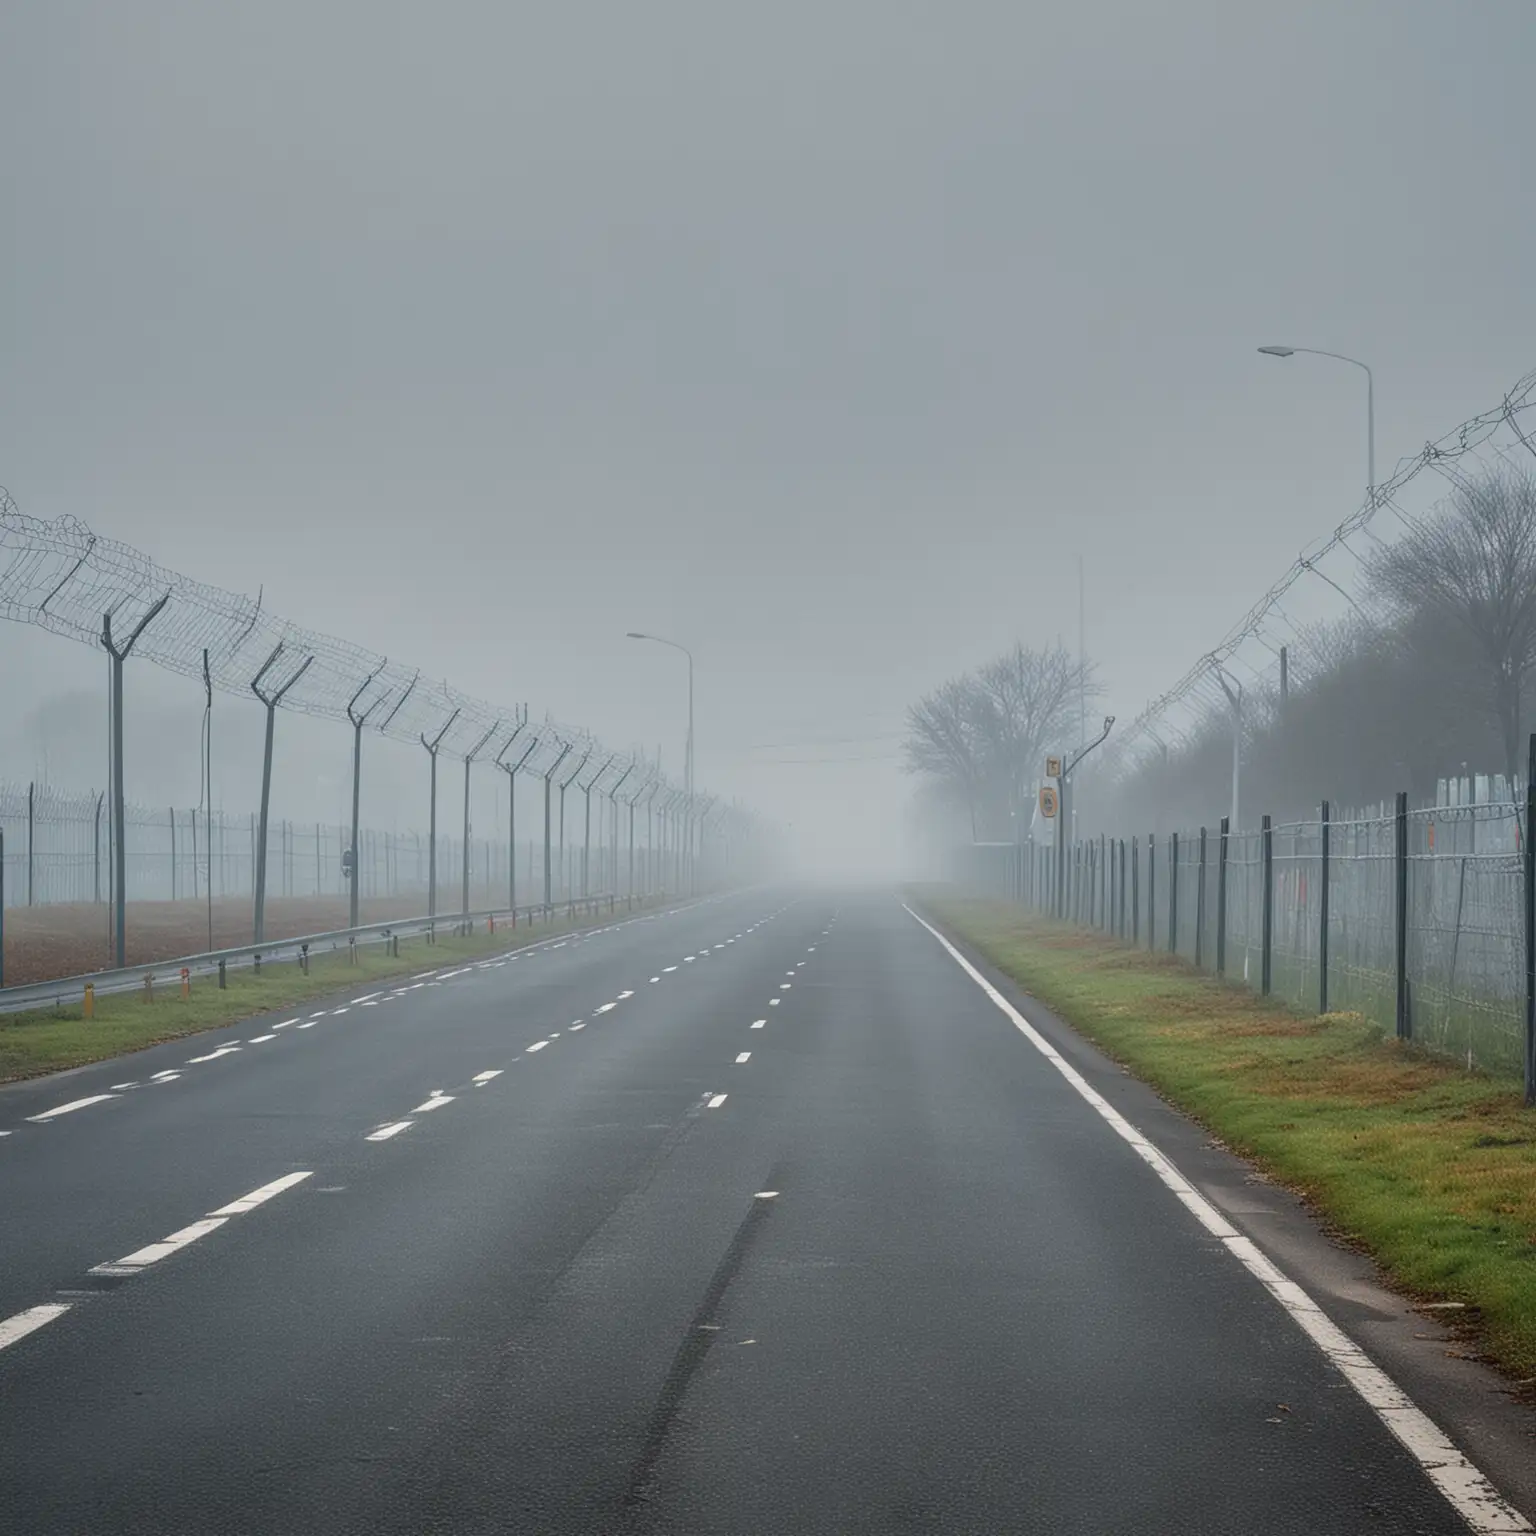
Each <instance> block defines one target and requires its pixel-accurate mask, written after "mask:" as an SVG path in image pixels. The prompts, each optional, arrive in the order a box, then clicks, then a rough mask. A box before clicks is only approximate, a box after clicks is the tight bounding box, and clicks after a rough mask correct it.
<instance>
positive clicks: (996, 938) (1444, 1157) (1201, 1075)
mask: <svg viewBox="0 0 1536 1536" xmlns="http://www.w3.org/2000/svg"><path fill="white" fill-rule="evenodd" d="M920 894H921V899H922V903H923V906H924V907H925V908H926V909H927V910H928V911H929V912H930V913H931V914H933V916H934V917H936V918H937V919H938V920H939V921H940V922H942V923H943V924H944V926H945V927H947V928H948V929H950V931H951V932H953V933H955V934H957V935H959V936H961V937H963V938H964V939H965V940H966V941H967V942H968V943H969V944H971V945H972V946H973V947H974V948H975V949H976V950H977V951H978V952H979V953H981V954H982V955H985V956H986V958H987V959H988V960H989V961H990V962H991V963H992V964H993V965H995V966H996V967H997V968H998V969H999V970H1000V971H1002V972H1004V973H1005V974H1006V975H1008V976H1010V977H1012V978H1013V979H1014V980H1015V981H1017V982H1018V983H1020V985H1022V986H1023V987H1024V988H1026V989H1027V990H1028V991H1029V992H1030V993H1031V994H1032V995H1034V996H1035V997H1038V998H1039V999H1040V1001H1041V1002H1043V1003H1044V1004H1045V1005H1046V1006H1047V1007H1048V1008H1050V1009H1051V1011H1052V1012H1053V1013H1056V1014H1058V1015H1059V1016H1060V1017H1061V1018H1062V1019H1064V1020H1065V1021H1066V1022H1067V1023H1069V1024H1070V1025H1072V1027H1073V1028H1074V1029H1076V1030H1077V1031H1078V1032H1079V1033H1080V1034H1082V1035H1084V1036H1085V1037H1087V1038H1088V1039H1090V1040H1092V1041H1093V1042H1094V1043H1095V1044H1096V1045H1098V1046H1099V1047H1101V1048H1102V1049H1103V1050H1104V1051H1105V1052H1107V1053H1108V1054H1109V1055H1110V1056H1113V1057H1114V1058H1115V1059H1116V1060H1117V1061H1119V1062H1120V1063H1121V1064H1122V1065H1124V1066H1126V1067H1129V1068H1130V1069H1131V1071H1133V1072H1134V1073H1136V1075H1137V1076H1139V1077H1141V1078H1142V1079H1144V1080H1145V1081H1146V1082H1148V1083H1150V1084H1151V1085H1152V1086H1153V1087H1154V1088H1156V1089H1157V1090H1158V1091H1159V1092H1160V1093H1161V1094H1162V1095H1163V1096H1164V1097H1165V1098H1167V1099H1168V1100H1169V1101H1170V1102H1171V1103H1173V1104H1174V1105H1175V1106H1177V1107H1178V1108H1179V1109H1181V1110H1183V1111H1184V1112H1185V1113H1187V1114H1189V1115H1191V1116H1192V1117H1193V1118H1195V1119H1196V1120H1198V1121H1199V1122H1200V1123H1201V1124H1202V1125H1204V1126H1206V1127H1207V1128H1208V1129H1209V1130H1211V1131H1212V1132H1213V1133H1214V1134H1215V1135H1216V1137H1217V1138H1219V1139H1220V1140H1221V1141H1222V1142H1223V1143H1224V1144H1225V1145H1227V1146H1228V1147H1230V1148H1231V1149H1232V1150H1233V1151H1235V1152H1238V1153H1239V1154H1241V1155H1242V1156H1244V1157H1247V1158H1250V1159H1252V1160H1253V1161H1254V1162H1256V1163H1257V1164H1258V1165H1259V1166H1260V1167H1261V1168H1263V1169H1264V1170H1265V1171H1266V1172H1267V1173H1269V1174H1270V1175H1271V1176H1273V1177H1274V1178H1275V1179H1276V1180H1277V1181H1279V1182H1281V1183H1283V1184H1285V1185H1287V1186H1288V1187H1289V1188H1291V1189H1293V1190H1295V1191H1296V1192H1297V1193H1298V1194H1300V1195H1302V1196H1303V1197H1304V1198H1305V1199H1306V1200H1307V1201H1308V1202H1309V1203H1310V1204H1311V1205H1312V1206H1313V1208H1314V1209H1315V1210H1316V1211H1317V1212H1318V1213H1319V1214H1320V1215H1321V1216H1322V1217H1323V1218H1324V1220H1325V1221H1327V1222H1328V1223H1329V1225H1330V1226H1331V1227H1332V1228H1333V1229H1334V1231H1335V1232H1336V1233H1337V1234H1338V1235H1339V1236H1341V1237H1342V1238H1344V1239H1345V1240H1346V1241H1349V1242H1351V1243H1353V1244H1354V1245H1356V1246H1358V1247H1360V1248H1362V1249H1364V1250H1365V1251H1366V1252H1368V1253H1370V1254H1371V1255H1372V1256H1373V1257H1374V1258H1375V1259H1376V1261H1377V1262H1378V1263H1379V1264H1380V1266H1381V1268H1382V1270H1383V1271H1384V1273H1385V1274H1386V1276H1387V1277H1388V1278H1389V1279H1390V1280H1391V1281H1392V1282H1393V1283H1395V1284H1396V1285H1397V1286H1398V1287H1399V1288H1400V1289H1401V1290H1402V1291H1404V1292H1405V1293H1407V1294H1408V1295H1410V1296H1411V1297H1413V1298H1415V1299H1417V1300H1420V1301H1425V1302H1430V1301H1434V1302H1446V1301H1453V1302H1460V1303H1462V1304H1463V1305H1464V1307H1465V1309H1466V1310H1465V1311H1464V1312H1458V1313H1457V1314H1456V1323H1457V1324H1458V1325H1462V1326H1464V1328H1465V1331H1466V1333H1467V1336H1468V1338H1469V1339H1470V1340H1473V1341H1475V1344H1476V1346H1477V1348H1478V1349H1479V1351H1480V1352H1481V1353H1482V1354H1483V1355H1484V1356H1485V1357H1486V1358H1488V1359H1489V1360H1490V1361H1492V1362H1493V1363H1494V1364H1497V1365H1499V1366H1500V1367H1502V1368H1503V1369H1505V1370H1506V1371H1508V1372H1509V1373H1510V1374H1512V1375H1513V1376H1514V1377H1515V1378H1516V1379H1517V1380H1518V1381H1519V1382H1520V1384H1521V1386H1522V1388H1524V1389H1525V1392H1526V1393H1527V1394H1529V1393H1530V1389H1531V1388H1532V1387H1533V1386H1536V1381H1533V1379H1532V1378H1536V1112H1533V1111H1530V1110H1526V1109H1524V1108H1522V1106H1521V1102H1520V1094H1519V1092H1518V1091H1517V1090H1515V1089H1513V1088H1511V1087H1510V1086H1509V1085H1508V1084H1507V1083H1505V1082H1502V1081H1493V1080H1490V1079H1489V1078H1486V1077H1484V1076H1482V1075H1480V1074H1474V1073H1468V1072H1466V1071H1463V1070H1460V1069H1458V1068H1457V1067H1455V1066H1452V1065H1450V1064H1448V1063H1445V1062H1443V1061H1438V1060H1434V1059H1431V1058H1429V1057H1427V1056H1425V1055H1423V1054H1421V1053H1418V1052H1415V1051H1414V1050H1413V1049H1412V1048H1404V1047H1402V1046H1400V1045H1399V1044H1398V1043H1397V1042H1396V1041H1394V1040H1392V1039H1390V1038H1388V1037H1387V1036H1386V1035H1385V1034H1384V1032H1383V1031H1382V1029H1381V1028H1380V1027H1379V1026H1377V1025H1374V1024H1372V1023H1370V1022H1368V1021H1367V1020H1365V1019H1363V1018H1361V1017H1360V1016H1359V1015H1358V1014H1343V1013H1337V1014H1327V1015H1324V1016H1323V1017H1321V1018H1319V1017H1317V1016H1315V1015H1314V1016H1305V1015H1301V1014H1297V1013H1295V1012H1293V1011H1291V1010H1290V1009H1288V1008H1286V1007H1284V1006H1282V1005H1279V1004H1277V1003H1275V1002H1273V1001H1265V1000H1263V999H1261V998H1259V997H1258V996H1256V995H1255V994H1254V993H1252V992H1249V991H1247V990H1246V989H1244V988H1242V987H1239V986H1234V985H1228V984H1226V983H1224V982H1221V981H1218V980H1216V979H1215V978H1214V977H1210V976H1207V975H1204V974H1202V973H1200V972H1197V971H1196V970H1195V969H1194V968H1193V967H1192V966H1191V965H1189V964H1188V963H1187V962H1185V961H1183V960H1179V959H1176V958H1174V957H1171V956H1168V955H1153V954H1148V953H1146V952H1145V951H1144V950H1132V949H1127V948H1125V947H1124V946H1122V945H1120V944H1117V943H1115V942H1114V941H1113V940H1112V939H1108V938H1105V937H1103V936H1102V935H1099V934H1096V933H1090V932H1087V931H1084V930H1080V929H1075V928H1066V927H1063V926H1061V925H1059V924H1055V923H1051V922H1048V921H1046V920H1044V919H1040V918H1036V917H1033V916H1030V915H1028V914H1025V913H1021V912H1020V911H1019V909H1018V908H1016V907H1012V906H1009V905H1007V904H1004V903H1002V902H997V901H988V900H976V899H969V898H964V897H959V896H957V895H955V894H954V893H953V892H950V891H947V890H946V891H933V890H925V891H923V892H921V893H920Z"/></svg>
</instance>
